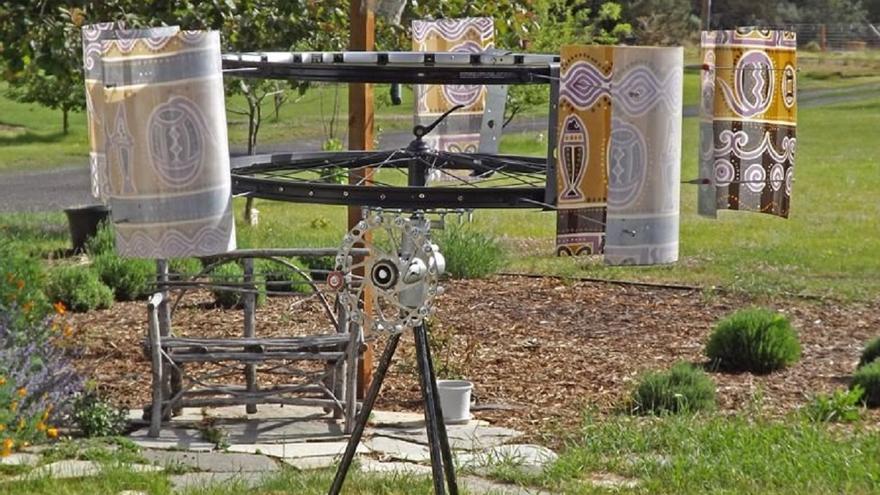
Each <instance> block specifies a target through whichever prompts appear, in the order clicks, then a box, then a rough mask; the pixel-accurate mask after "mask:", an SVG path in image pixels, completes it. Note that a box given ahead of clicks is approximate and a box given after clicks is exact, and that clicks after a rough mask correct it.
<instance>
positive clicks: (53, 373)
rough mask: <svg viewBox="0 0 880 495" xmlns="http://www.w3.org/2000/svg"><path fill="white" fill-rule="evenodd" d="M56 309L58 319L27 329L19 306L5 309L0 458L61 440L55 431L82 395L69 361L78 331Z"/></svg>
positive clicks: (0, 315) (1, 313) (0, 339)
mask: <svg viewBox="0 0 880 495" xmlns="http://www.w3.org/2000/svg"><path fill="white" fill-rule="evenodd" d="M55 308H56V314H55V315H53V316H50V317H47V318H45V319H43V320H41V321H39V322H37V323H34V324H29V325H27V326H25V327H22V326H20V319H19V315H20V312H21V311H22V309H21V308H20V307H19V306H18V305H17V304H16V303H13V304H11V305H9V306H5V307H0V456H3V455H9V454H10V453H12V451H13V450H14V449H16V448H18V447H21V446H24V445H27V444H29V443H36V442H39V441H44V440H46V439H47V438H54V437H57V436H58V429H57V428H56V427H54V426H52V425H53V424H55V422H56V421H60V420H63V419H64V418H65V416H66V414H67V411H68V409H69V406H70V401H71V399H72V398H73V396H74V395H75V394H76V393H77V392H79V391H80V390H81V389H82V379H81V378H80V377H79V375H78V374H77V373H76V371H75V370H74V368H73V366H72V364H71V359H70V354H71V352H72V349H71V347H70V345H69V342H70V341H71V340H70V339H71V337H72V336H73V329H72V327H71V326H70V324H69V323H68V322H67V321H66V319H65V318H64V312H65V308H64V307H63V306H62V305H56V306H55ZM22 337H25V338H22Z"/></svg>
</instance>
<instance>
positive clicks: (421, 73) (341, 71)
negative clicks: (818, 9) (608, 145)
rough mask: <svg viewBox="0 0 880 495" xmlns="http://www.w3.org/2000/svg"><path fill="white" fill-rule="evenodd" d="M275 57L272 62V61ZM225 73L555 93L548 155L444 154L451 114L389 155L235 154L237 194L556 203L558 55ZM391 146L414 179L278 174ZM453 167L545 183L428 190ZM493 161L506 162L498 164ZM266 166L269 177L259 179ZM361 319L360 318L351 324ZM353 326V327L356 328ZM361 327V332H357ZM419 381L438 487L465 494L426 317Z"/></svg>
mask: <svg viewBox="0 0 880 495" xmlns="http://www.w3.org/2000/svg"><path fill="white" fill-rule="evenodd" d="M270 58H271V59H272V60H270ZM223 68H224V70H225V71H228V72H231V73H236V74H237V75H239V76H242V77H250V78H269V79H288V80H306V81H327V82H359V83H413V84H549V85H550V87H551V91H550V93H551V98H550V104H549V118H548V131H549V132H548V137H549V139H548V150H547V157H546V159H541V158H530V157H518V156H510V157H504V156H500V155H481V154H478V153H444V152H438V151H436V150H431V149H429V148H428V147H427V146H426V143H425V142H424V141H423V139H422V138H423V137H424V136H425V134H427V133H428V132H430V131H431V129H433V128H434V127H436V125H437V124H438V123H439V121H440V120H442V119H443V118H444V117H445V116H446V115H448V114H449V113H450V112H447V114H446V115H444V116H442V117H441V118H440V119H438V121H437V122H434V123H433V124H431V125H429V126H422V125H418V126H416V127H415V128H414V130H413V133H414V134H415V139H414V140H413V142H412V143H411V144H410V145H409V146H408V147H406V148H405V149H402V150H394V151H391V152H388V151H386V152H356V151H349V152H335V153H288V154H272V155H260V156H251V157H240V158H236V159H234V160H233V164H232V165H233V171H232V188H233V193H234V194H245V195H248V196H253V197H259V198H266V199H275V200H281V201H294V202H303V203H324V204H337V205H359V206H371V207H386V208H392V209H393V208H400V209H404V210H430V209H441V208H536V207H549V208H552V207H553V205H555V204H556V149H555V148H556V121H557V112H558V105H557V101H556V100H557V97H558V94H559V57H555V56H542V55H538V56H533V55H526V54H498V53H483V54H460V53H458V54H456V53H440V52H438V53H424V54H422V55H416V54H412V53H400V52H398V53H386V54H382V53H378V52H349V53H346V52H326V53H324V52H322V53H305V54H303V53H300V54H296V53H294V54H284V53H273V54H227V55H224V57H223ZM389 153H399V154H401V155H403V156H402V159H397V160H395V163H394V165H393V168H398V169H403V168H406V171H407V185H406V186H399V187H398V186H393V185H362V184H354V185H350V184H330V183H322V182H320V181H303V180H296V179H292V178H290V177H283V176H281V177H279V176H272V175H274V174H272V172H280V173H281V174H282V175H283V172H285V171H302V170H314V169H315V168H316V167H320V166H322V164H326V166H332V165H335V164H337V163H338V164H342V165H341V166H343V167H346V168H348V169H349V170H351V169H356V168H364V167H370V166H372V165H373V164H375V163H379V162H381V161H382V160H381V158H382V157H388V156H389ZM441 155H442V158H443V160H444V162H443V163H444V164H446V165H448V167H447V168H451V169H460V170H473V171H474V173H475V174H478V175H479V174H486V175H489V174H492V173H499V172H502V170H503V171H504V172H517V171H519V172H522V173H526V174H532V175H535V174H538V173H540V171H543V173H544V176H545V180H544V187H473V186H472V185H471V186H472V187H426V184H427V177H426V175H427V171H428V168H429V167H430V166H432V165H431V163H432V162H431V160H432V159H434V158H439V157H441ZM492 163H503V166H499V167H494V168H493V167H492V166H491V164H492ZM261 173H264V174H266V175H269V177H259V175H260V174H261ZM352 325H354V324H352ZM353 330H354V329H353ZM356 330H357V331H358V332H360V329H356ZM400 337H401V334H400V333H397V334H392V335H391V336H390V338H389V340H388V343H387V345H386V347H385V350H384V352H383V353H382V357H381V359H380V360H379V364H378V367H377V369H376V371H375V373H374V374H373V379H372V382H371V383H370V388H369V390H368V391H367V394H366V396H365V397H364V401H363V405H362V407H361V410H360V412H359V413H358V415H357V420H356V422H355V425H354V428H353V430H352V434H351V437H350V438H349V440H348V445H347V446H346V450H345V453H344V454H343V457H342V460H341V462H340V464H339V467H338V469H337V471H336V476H335V478H334V480H333V484H332V486H331V487H330V491H329V493H330V495H338V494H339V493H340V492H341V490H342V485H343V484H344V482H345V478H346V476H347V474H348V471H349V469H350V467H351V463H352V461H353V460H354V456H355V453H356V451H357V446H358V444H359V443H360V441H361V438H362V437H363V434H364V430H365V428H366V424H367V420H368V418H369V416H370V413H371V412H372V409H373V406H374V405H375V403H376V399H377V398H378V395H379V392H380V390H381V387H382V383H383V381H384V379H385V375H386V374H387V372H388V368H389V367H390V365H391V361H392V358H393V357H394V353H395V351H396V350H397V346H398V343H399V341H400ZM413 337H414V339H415V348H416V359H417V361H418V370H419V385H420V388H421V393H422V402H423V404H424V411H425V427H426V429H427V433H428V446H429V449H430V455H431V468H432V475H433V483H434V492H435V493H436V494H438V495H445V494H446V493H447V489H448V493H449V494H451V495H458V483H457V481H456V478H455V466H454V460H453V457H452V450H451V448H450V445H449V438H448V436H447V433H446V425H445V424H444V421H443V411H442V409H441V406H440V400H439V393H438V390H437V378H436V376H435V374H434V364H433V361H432V358H431V351H430V349H429V346H428V334H427V328H426V326H425V325H424V324H420V325H417V326H415V327H414V328H413Z"/></svg>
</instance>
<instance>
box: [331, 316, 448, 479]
mask: <svg viewBox="0 0 880 495" xmlns="http://www.w3.org/2000/svg"><path fill="white" fill-rule="evenodd" d="M400 336H401V334H400V333H396V334H393V335H391V336H390V337H389V339H388V343H387V344H386V347H385V351H384V352H383V353H382V357H381V359H380V360H379V365H378V367H377V368H376V371H375V372H374V373H373V380H372V382H371V383H370V388H369V390H368V391H367V395H366V397H364V402H363V406H362V408H361V410H360V412H359V413H358V416H357V421H356V422H355V425H354V430H353V431H352V433H351V437H350V438H349V440H348V445H347V446H346V448H345V454H343V456H342V461H340V463H339V468H338V469H337V470H336V477H335V478H334V479H333V485H332V486H331V487H330V492H329V493H330V495H338V494H339V493H340V492H341V491H342V484H343V483H344V482H345V477H346V475H347V474H348V470H349V468H350V467H351V462H352V461H353V460H354V456H355V451H356V450H357V446H358V444H359V443H360V441H361V438H362V437H363V434H364V429H365V428H366V426H367V420H368V419H369V417H370V413H371V412H372V410H373V405H375V403H376V399H377V398H378V396H379V390H380V389H381V388H382V382H383V381H384V380H385V374H386V373H387V372H388V368H389V367H390V365H391V359H392V358H393V357H394V352H395V351H396V350H397V344H398V343H399V342H400ZM413 337H414V339H415V346H416V360H417V362H418V369H419V385H420V388H421V392H422V403H423V404H424V407H425V428H426V429H427V433H428V447H429V449H430V453H431V471H432V476H433V480H434V493H435V494H437V495H444V494H446V493H447V492H446V487H447V485H448V487H449V492H448V493H449V494H450V495H458V483H457V481H456V479H455V465H454V462H453V459H452V450H451V449H450V447H449V437H448V436H447V435H446V425H445V423H444V422H443V411H442V410H441V408H440V397H439V394H438V392H437V377H436V376H435V375H434V363H433V361H432V358H431V351H430V348H429V347H428V332H427V328H426V327H425V325H424V324H421V325H417V326H416V327H414V328H413Z"/></svg>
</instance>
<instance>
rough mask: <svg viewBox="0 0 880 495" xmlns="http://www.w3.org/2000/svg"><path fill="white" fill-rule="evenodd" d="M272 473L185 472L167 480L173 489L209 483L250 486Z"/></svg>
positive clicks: (196, 486)
mask: <svg viewBox="0 0 880 495" xmlns="http://www.w3.org/2000/svg"><path fill="white" fill-rule="evenodd" d="M271 475H272V473H267V472H250V473H186V474H178V475H174V476H169V477H168V481H169V482H171V487H172V489H173V490H174V491H183V490H191V489H196V488H207V487H208V486H210V485H215V484H218V483H224V484H231V483H236V484H241V485H243V486H245V487H248V488H252V487H255V486H257V485H259V484H260V483H262V482H263V481H264V480H265V479H266V478H267V477H268V476H271Z"/></svg>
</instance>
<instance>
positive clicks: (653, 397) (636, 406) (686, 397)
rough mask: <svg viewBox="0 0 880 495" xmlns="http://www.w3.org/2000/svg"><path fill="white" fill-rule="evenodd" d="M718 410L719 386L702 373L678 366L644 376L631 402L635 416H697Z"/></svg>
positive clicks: (685, 364)
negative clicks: (694, 413) (678, 414)
mask: <svg viewBox="0 0 880 495" xmlns="http://www.w3.org/2000/svg"><path fill="white" fill-rule="evenodd" d="M714 407H715V383H714V382H712V379H711V378H709V376H708V375H707V374H706V373H705V372H704V371H703V370H701V369H698V368H695V367H694V366H693V365H691V364H689V363H683V362H682V363H677V364H675V365H673V366H672V368H670V369H669V370H668V371H654V372H649V373H647V374H645V375H644V376H642V378H641V380H639V383H638V384H637V385H636V388H635V389H634V390H633V392H632V396H631V398H630V411H631V412H632V413H633V414H664V413H672V414H676V413H693V412H697V411H703V410H708V409H712V408H714Z"/></svg>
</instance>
